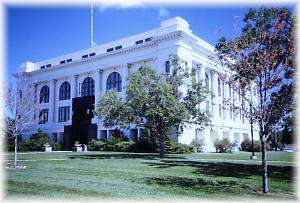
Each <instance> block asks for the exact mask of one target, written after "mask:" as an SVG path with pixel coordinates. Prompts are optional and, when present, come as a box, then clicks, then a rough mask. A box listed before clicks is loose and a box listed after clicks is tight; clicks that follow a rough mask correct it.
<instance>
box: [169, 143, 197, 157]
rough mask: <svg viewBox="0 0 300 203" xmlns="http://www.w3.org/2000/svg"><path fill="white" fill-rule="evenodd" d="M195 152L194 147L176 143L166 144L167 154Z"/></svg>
mask: <svg viewBox="0 0 300 203" xmlns="http://www.w3.org/2000/svg"><path fill="white" fill-rule="evenodd" d="M193 151H194V147H193V146H189V145H187V144H180V143H174V142H166V145H165V152H166V153H167V154H189V153H192V152H193Z"/></svg>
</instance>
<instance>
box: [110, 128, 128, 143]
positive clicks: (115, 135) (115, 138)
mask: <svg viewBox="0 0 300 203" xmlns="http://www.w3.org/2000/svg"><path fill="white" fill-rule="evenodd" d="M122 141H129V139H128V138H127V137H126V136H124V134H123V131H121V130H119V129H116V130H114V131H112V133H111V136H110V138H109V142H111V143H117V142H122Z"/></svg>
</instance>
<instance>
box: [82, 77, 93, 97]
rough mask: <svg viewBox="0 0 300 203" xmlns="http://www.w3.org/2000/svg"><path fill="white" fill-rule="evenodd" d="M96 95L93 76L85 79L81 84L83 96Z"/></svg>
mask: <svg viewBox="0 0 300 203" xmlns="http://www.w3.org/2000/svg"><path fill="white" fill-rule="evenodd" d="M93 95H95V84H94V80H93V78H91V77H87V78H85V79H84V80H83V82H82V85H81V96H82V97H84V96H93Z"/></svg>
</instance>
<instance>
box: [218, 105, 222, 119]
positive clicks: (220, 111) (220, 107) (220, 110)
mask: <svg viewBox="0 0 300 203" xmlns="http://www.w3.org/2000/svg"><path fill="white" fill-rule="evenodd" d="M219 117H220V118H221V117H222V106H221V104H219Z"/></svg>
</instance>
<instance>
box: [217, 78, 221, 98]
mask: <svg viewBox="0 0 300 203" xmlns="http://www.w3.org/2000/svg"><path fill="white" fill-rule="evenodd" d="M218 95H219V97H220V96H221V80H220V78H218Z"/></svg>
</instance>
